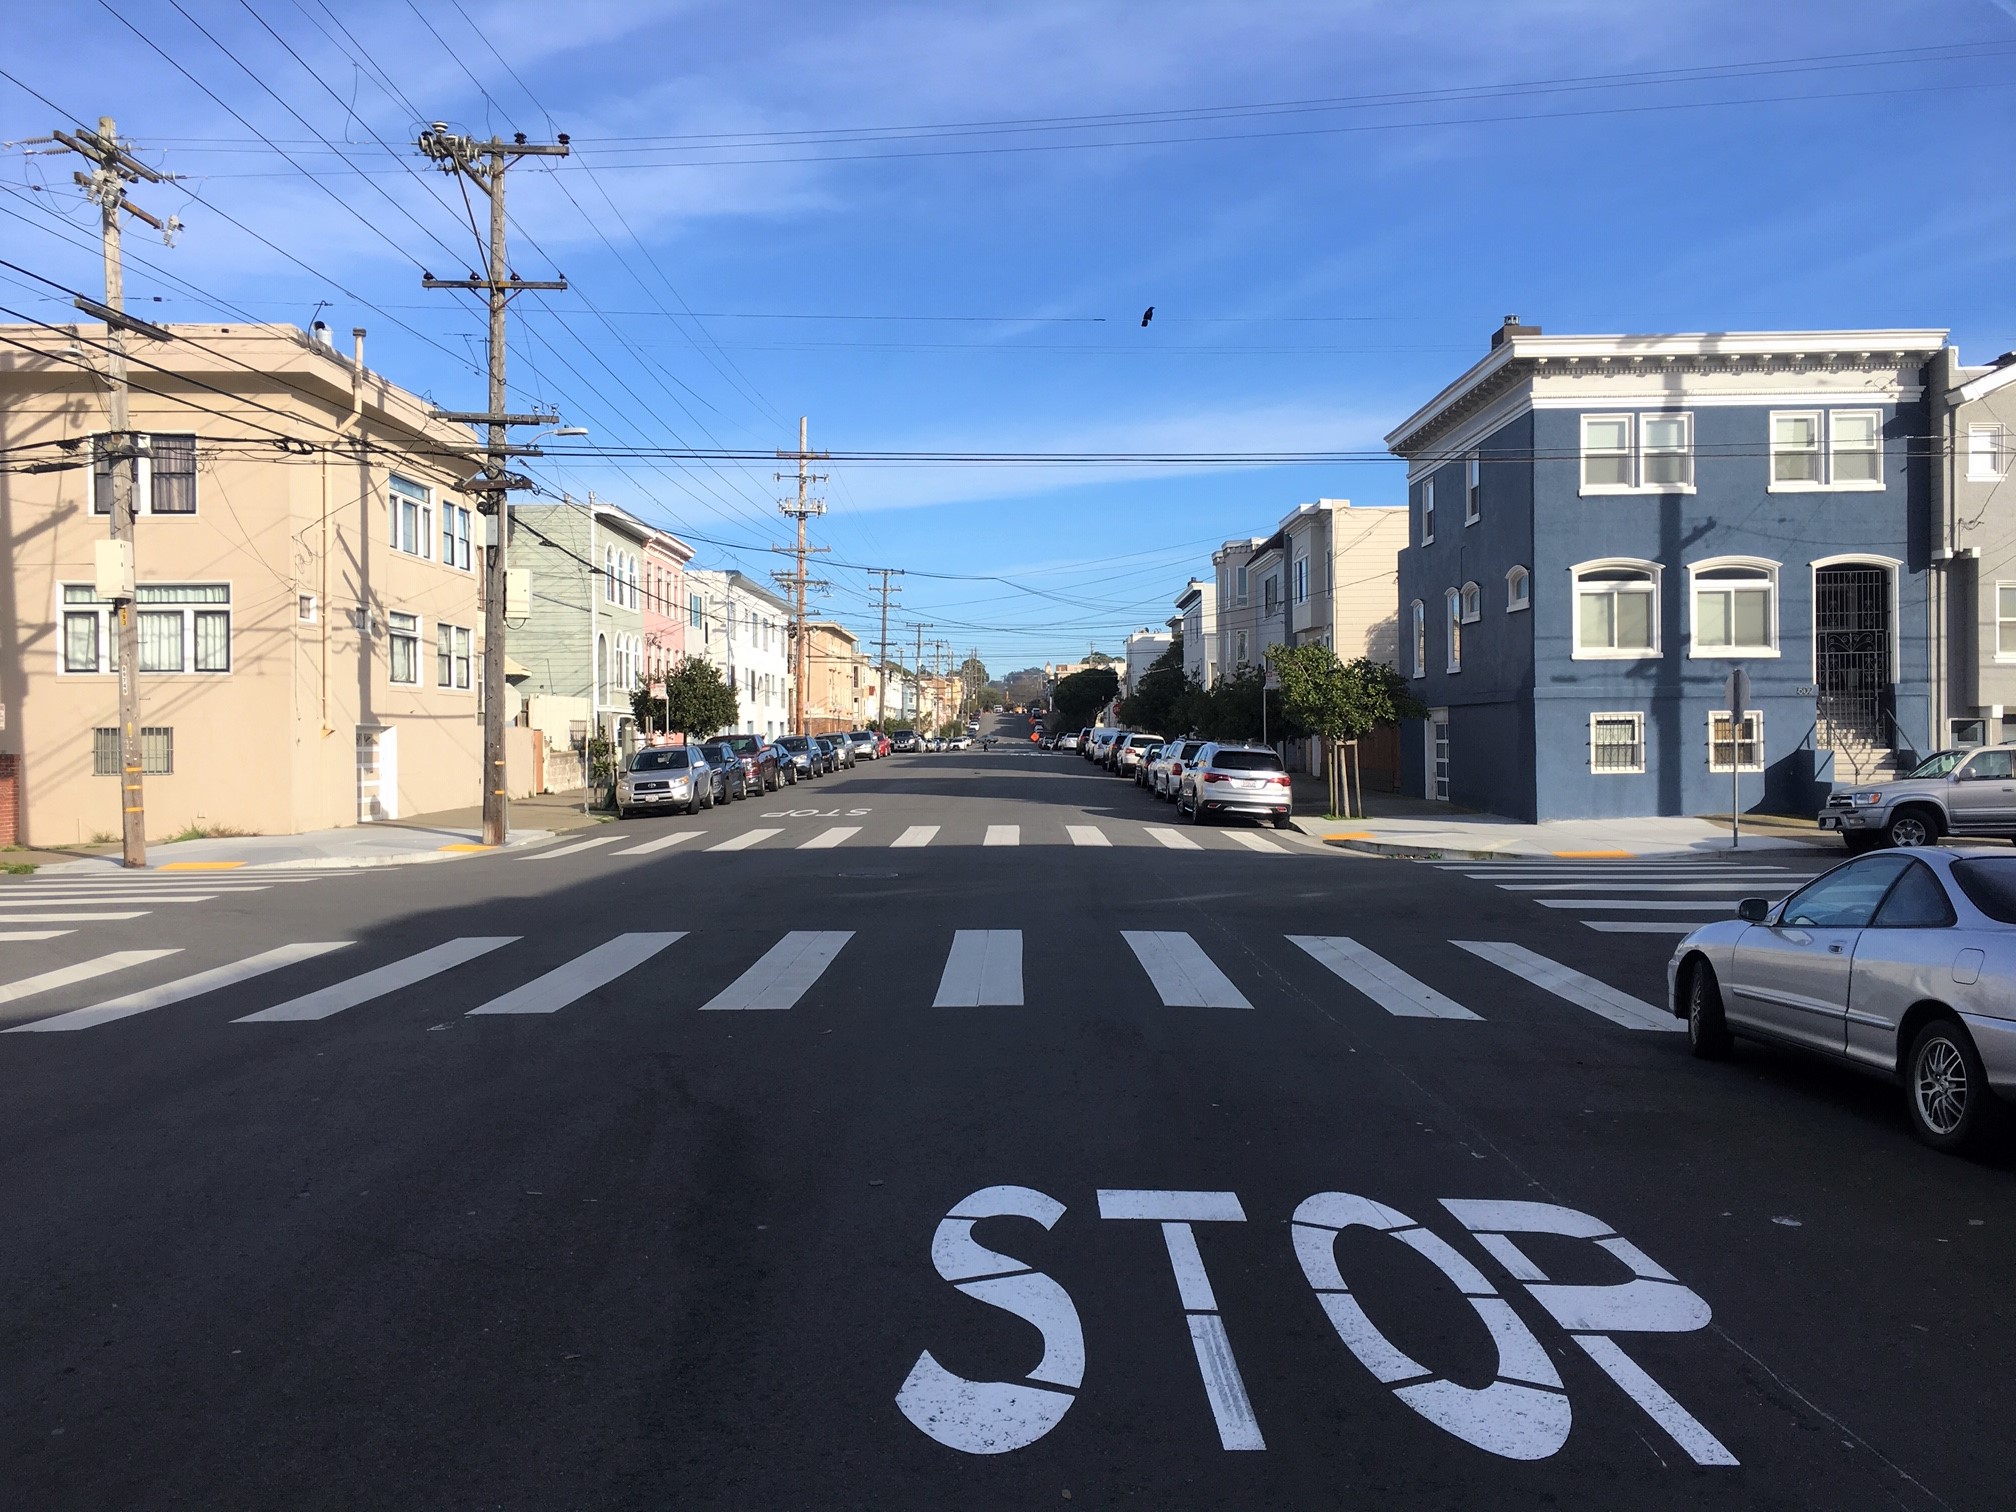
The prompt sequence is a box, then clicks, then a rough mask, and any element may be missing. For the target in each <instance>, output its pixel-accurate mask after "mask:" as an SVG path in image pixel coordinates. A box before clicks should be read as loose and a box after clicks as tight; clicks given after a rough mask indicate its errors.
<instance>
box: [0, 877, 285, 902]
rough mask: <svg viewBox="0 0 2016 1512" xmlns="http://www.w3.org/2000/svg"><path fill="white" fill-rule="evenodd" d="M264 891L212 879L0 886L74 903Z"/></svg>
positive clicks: (20, 894)
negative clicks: (192, 883) (182, 883)
mask: <svg viewBox="0 0 2016 1512" xmlns="http://www.w3.org/2000/svg"><path fill="white" fill-rule="evenodd" d="M264 891H266V889H265V887H264V886H263V885H259V884H254V885H253V886H250V887H233V886H229V885H222V886H220V885H219V884H217V883H215V882H207V883H204V884H203V885H202V886H200V887H163V886H162V885H160V884H159V883H157V882H125V883H118V882H92V883H90V884H88V885H86V884H81V883H80V884H77V885H74V886H72V885H69V884H65V885H62V886H45V885H44V884H42V883H40V882H24V883H20V884H18V885H14V886H0V895H4V896H6V897H8V898H35V899H39V900H40V901H42V902H45V903H49V902H59V903H60V902H76V901H82V900H85V899H92V900H95V899H99V898H191V897H195V898H218V897H223V896H224V895H225V894H227V893H255V892H264Z"/></svg>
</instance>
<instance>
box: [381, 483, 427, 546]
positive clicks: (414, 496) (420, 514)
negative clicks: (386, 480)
mask: <svg viewBox="0 0 2016 1512" xmlns="http://www.w3.org/2000/svg"><path fill="white" fill-rule="evenodd" d="M388 502H389V505H390V510H391V538H392V549H393V550H394V551H397V552H400V553H402V554H404V555H406V556H417V557H431V556H433V554H434V495H433V493H432V492H431V491H430V490H429V489H428V488H427V487H426V485H424V484H421V483H413V482H409V481H408V480H407V479H405V478H402V477H400V476H399V475H398V474H397V473H394V474H393V475H392V480H391V490H390V498H389V501H388Z"/></svg>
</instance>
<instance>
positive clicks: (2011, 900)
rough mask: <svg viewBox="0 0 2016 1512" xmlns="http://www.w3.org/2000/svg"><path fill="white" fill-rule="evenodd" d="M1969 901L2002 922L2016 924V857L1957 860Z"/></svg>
mask: <svg viewBox="0 0 2016 1512" xmlns="http://www.w3.org/2000/svg"><path fill="white" fill-rule="evenodd" d="M1953 880H1954V881H1955V882H1958V883H1959V884H1960V891H1962V892H1963V893H1965V894H1967V901H1968V902H1970V903H1972V904H1973V905H1974V906H1975V907H1976V908H1978V909H1980V910H1981V912H1983V913H1984V914H1986V915H1988V917H1989V918H1991V919H1993V920H1995V921H1996V922H1997V923H1998V924H2016V856H1978V857H1970V858H1969V859H1967V860H1965V861H1955V862H1954V863H1953Z"/></svg>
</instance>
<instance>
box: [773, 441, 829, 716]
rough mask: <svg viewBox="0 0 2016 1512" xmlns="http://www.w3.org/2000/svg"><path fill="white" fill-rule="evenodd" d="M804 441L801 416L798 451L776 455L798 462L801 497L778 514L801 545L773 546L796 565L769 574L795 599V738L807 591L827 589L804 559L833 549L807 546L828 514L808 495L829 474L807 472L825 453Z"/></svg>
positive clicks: (805, 650)
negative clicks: (809, 528)
mask: <svg viewBox="0 0 2016 1512" xmlns="http://www.w3.org/2000/svg"><path fill="white" fill-rule="evenodd" d="M805 439H806V426H805V417H804V416H803V415H800V416H799V417H798V450H796V451H795V452H787V451H780V452H778V453H777V455H778V456H779V457H780V458H782V459H783V460H785V461H787V462H793V461H795V462H796V463H797V464H798V498H797V500H796V502H795V503H794V502H793V501H792V500H790V499H779V500H778V501H777V508H778V511H779V512H780V513H781V514H783V515H784V516H786V517H787V518H789V519H794V520H796V521H797V522H798V544H797V545H796V546H772V547H771V548H770V549H771V550H772V551H776V552H781V553H783V554H784V555H786V556H789V557H791V558H793V560H794V561H795V563H796V565H795V566H794V567H793V568H792V570H791V571H789V572H773V573H771V574H770V575H771V576H772V577H774V578H775V579H776V580H777V581H778V582H779V583H780V584H782V585H783V586H784V587H786V588H789V589H790V590H791V591H792V592H793V594H795V596H796V599H795V604H796V607H795V608H794V610H793V611H792V625H791V640H792V645H793V648H794V649H793V660H794V663H795V666H794V668H793V674H792V687H793V690H794V696H793V699H792V701H793V703H794V704H796V706H797V707H795V708H794V709H793V710H792V711H791V733H792V734H794V735H803V734H804V733H805V678H806V672H807V663H808V661H809V660H810V656H809V653H810V650H811V647H810V644H809V642H808V639H807V636H806V633H805V590H806V589H807V588H824V587H825V586H826V584H825V583H824V582H823V581H820V580H818V579H815V578H812V577H808V576H807V575H806V572H805V559H806V557H808V556H810V555H812V554H813V553H814V552H819V551H826V550H829V549H830V548H828V547H825V546H808V545H806V544H805V522H806V520H807V519H809V518H811V516H813V515H823V514H824V513H826V501H825V500H824V499H814V498H812V497H810V496H809V492H808V491H809V490H810V488H811V486H812V485H813V484H814V483H824V482H825V481H826V475H825V474H824V473H814V472H808V471H807V470H806V466H807V464H808V463H811V462H820V461H824V460H825V458H826V453H825V452H815V451H807V450H806V448H805ZM786 476H787V475H786V474H784V473H778V474H776V478H777V481H778V482H780V483H781V482H783V481H784V479H785V477H786Z"/></svg>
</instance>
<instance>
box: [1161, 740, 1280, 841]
mask: <svg viewBox="0 0 2016 1512" xmlns="http://www.w3.org/2000/svg"><path fill="white" fill-rule="evenodd" d="M1289 792H1290V790H1289V784H1288V772H1287V769H1286V768H1285V767H1283V766H1282V765H1281V758H1280V756H1278V755H1277V754H1275V752H1274V751H1272V750H1270V749H1269V748H1268V747H1266V746H1249V745H1230V744H1220V743H1219V742H1217V741H1215V740H1214V741H1211V742H1208V743H1207V744H1206V745H1205V746H1204V748H1203V749H1202V750H1200V751H1198V752H1197V754H1196V755H1195V756H1193V757H1192V758H1191V759H1190V765H1189V767H1188V769H1187V770H1186V771H1185V772H1184V773H1183V777H1182V781H1181V783H1180V784H1179V785H1178V787H1177V789H1176V813H1177V816H1178V817H1179V818H1186V819H1189V820H1190V821H1191V822H1192V823H1193V824H1202V823H1204V822H1205V821H1206V820H1208V819H1210V818H1212V817H1214V816H1217V815H1221V814H1250V815H1251V816H1252V817H1254V818H1255V819H1272V820H1273V821H1274V827H1275V828H1276V829H1287V828H1288V825H1289V814H1290V811H1291V810H1292V809H1293V807H1294V804H1293V802H1292V800H1291V798H1290V796H1289Z"/></svg>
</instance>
